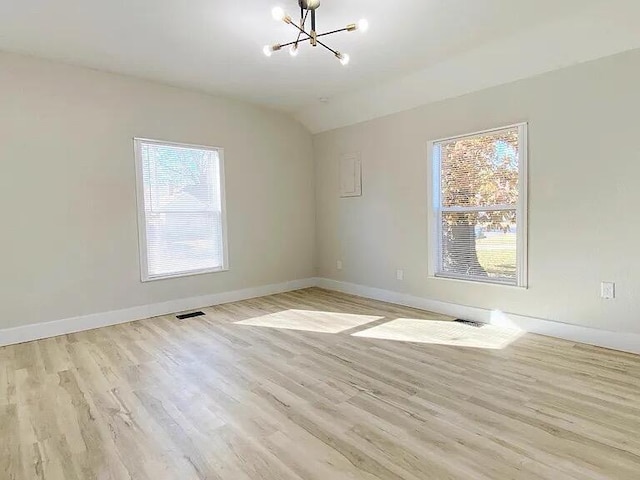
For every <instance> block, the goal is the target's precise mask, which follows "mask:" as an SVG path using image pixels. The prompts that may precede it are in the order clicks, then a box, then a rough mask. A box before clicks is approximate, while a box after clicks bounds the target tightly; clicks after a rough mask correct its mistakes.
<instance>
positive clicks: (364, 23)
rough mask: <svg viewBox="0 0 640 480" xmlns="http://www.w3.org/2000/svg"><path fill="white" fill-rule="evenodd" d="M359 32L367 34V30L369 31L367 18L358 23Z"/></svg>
mask: <svg viewBox="0 0 640 480" xmlns="http://www.w3.org/2000/svg"><path fill="white" fill-rule="evenodd" d="M358 30H360V31H361V32H362V33H364V32H366V31H367V30H369V21H368V20H367V19H365V18H363V19H362V20H359V21H358Z"/></svg>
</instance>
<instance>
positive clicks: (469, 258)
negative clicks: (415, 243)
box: [430, 124, 527, 287]
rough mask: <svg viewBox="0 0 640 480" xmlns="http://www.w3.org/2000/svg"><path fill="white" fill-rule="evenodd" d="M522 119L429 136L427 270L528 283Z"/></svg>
mask: <svg viewBox="0 0 640 480" xmlns="http://www.w3.org/2000/svg"><path fill="white" fill-rule="evenodd" d="M526 141H527V126H526V124H519V125H514V126H510V127H505V128H500V129H496V130H491V131H486V132H481V133H476V134H471V135H466V136H462V137H456V138H447V139H444V140H438V141H435V142H431V143H430V152H431V158H432V166H433V208H432V212H431V215H430V218H431V225H430V227H431V228H430V231H431V232H433V235H434V237H433V241H432V252H431V257H432V262H431V264H430V265H431V267H430V269H431V274H432V275H433V276H436V277H448V278H456V279H461V280H472V281H478V282H490V283H501V284H507V285H517V286H522V287H524V286H526V266H527V265H526V238H527V234H526V227H527V218H526V214H527V212H526V205H527V197H526V195H527V193H526V186H527V179H526V154H527V146H526V145H527V143H526Z"/></svg>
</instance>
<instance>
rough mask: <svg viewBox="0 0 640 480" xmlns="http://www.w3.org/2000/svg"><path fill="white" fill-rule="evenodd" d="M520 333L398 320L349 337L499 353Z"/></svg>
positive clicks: (437, 322) (496, 328)
mask: <svg viewBox="0 0 640 480" xmlns="http://www.w3.org/2000/svg"><path fill="white" fill-rule="evenodd" d="M524 333H525V332H524V331H522V330H518V329H514V328H504V327H497V326H494V325H482V326H480V327H476V326H472V325H467V324H464V323H458V322H441V321H434V320H416V319H411V318H398V319H397V320H392V321H390V322H387V323H384V324H382V325H378V326H376V327H373V328H369V329H367V330H363V331H361V332H356V333H353V334H352V335H353V336H354V337H366V338H377V339H385V340H397V341H401V342H416V343H431V344H438V345H454V346H458V347H473V348H487V349H495V350H499V349H502V348H504V347H506V346H507V345H509V344H510V343H511V342H513V341H515V340H517V339H518V338H520V337H521V336H522V335H523V334H524Z"/></svg>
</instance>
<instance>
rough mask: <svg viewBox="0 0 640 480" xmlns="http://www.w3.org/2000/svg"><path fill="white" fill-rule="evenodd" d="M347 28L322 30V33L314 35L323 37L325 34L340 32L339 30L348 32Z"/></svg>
mask: <svg viewBox="0 0 640 480" xmlns="http://www.w3.org/2000/svg"><path fill="white" fill-rule="evenodd" d="M348 31H349V28H348V27H345V28H339V29H338V30H331V31H330V32H324V33H318V34H317V35H316V37H324V36H326V35H332V34H334V33H340V32H348Z"/></svg>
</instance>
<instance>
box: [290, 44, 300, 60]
mask: <svg viewBox="0 0 640 480" xmlns="http://www.w3.org/2000/svg"><path fill="white" fill-rule="evenodd" d="M289 55H291V56H292V57H297V56H298V47H296V46H295V45H291V47H290V48H289Z"/></svg>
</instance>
